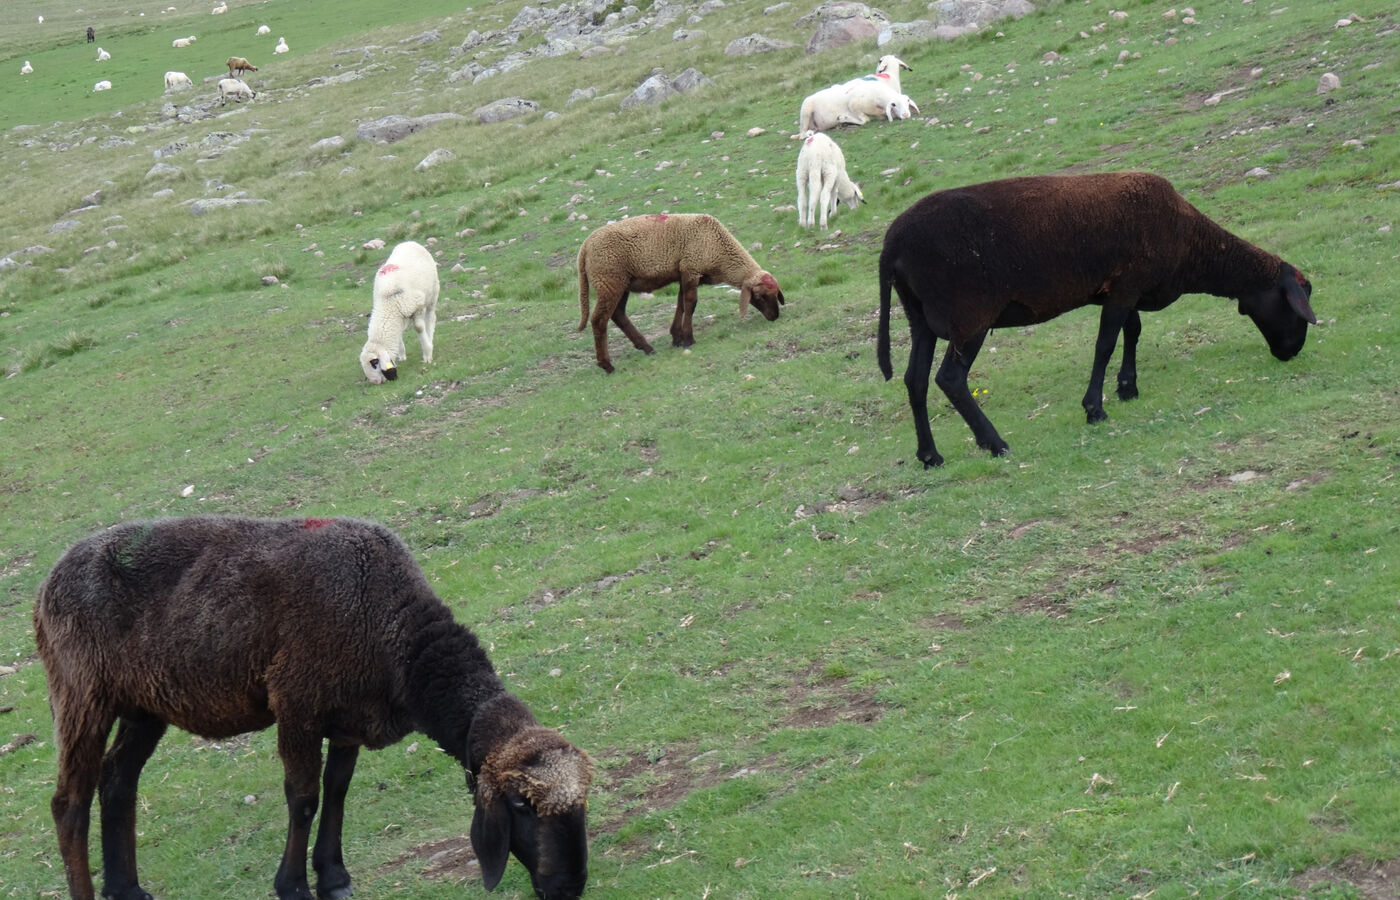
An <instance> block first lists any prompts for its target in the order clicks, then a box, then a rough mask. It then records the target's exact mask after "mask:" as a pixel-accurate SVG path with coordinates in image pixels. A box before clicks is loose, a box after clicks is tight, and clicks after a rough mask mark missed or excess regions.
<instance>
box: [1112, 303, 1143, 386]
mask: <svg viewBox="0 0 1400 900" xmlns="http://www.w3.org/2000/svg"><path fill="white" fill-rule="evenodd" d="M1141 334H1142V316H1140V315H1138V311H1137V310H1132V311H1131V312H1129V313H1128V318H1127V319H1126V320H1124V322H1123V366H1122V368H1120V369H1119V370H1118V399H1119V400H1132V399H1133V398H1134V397H1136V396H1137V395H1138V387H1137V345H1138V336H1139V335H1141Z"/></svg>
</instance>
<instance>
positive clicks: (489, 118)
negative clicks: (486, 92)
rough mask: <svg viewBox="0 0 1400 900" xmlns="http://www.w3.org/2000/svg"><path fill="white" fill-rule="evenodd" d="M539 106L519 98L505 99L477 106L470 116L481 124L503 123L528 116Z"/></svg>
mask: <svg viewBox="0 0 1400 900" xmlns="http://www.w3.org/2000/svg"><path fill="white" fill-rule="evenodd" d="M539 108H540V105H539V104H538V103H536V102H535V101H533V100H524V99H521V98H520V97H505V98H503V99H501V100H496V101H494V102H492V103H488V104H486V105H485V106H478V107H477V108H476V109H474V110H472V115H474V116H476V118H477V120H478V121H480V122H481V123H482V124H490V123H492V122H504V121H506V120H507V119H514V118H518V117H520V116H524V115H528V114H529V113H532V112H534V111H535V110H537V109H539Z"/></svg>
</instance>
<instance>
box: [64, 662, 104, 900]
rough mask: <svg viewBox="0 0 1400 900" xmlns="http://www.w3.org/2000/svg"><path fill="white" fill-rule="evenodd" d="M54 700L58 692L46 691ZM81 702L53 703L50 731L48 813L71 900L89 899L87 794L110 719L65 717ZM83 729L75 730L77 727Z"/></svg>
mask: <svg viewBox="0 0 1400 900" xmlns="http://www.w3.org/2000/svg"><path fill="white" fill-rule="evenodd" d="M50 690H51V696H53V697H55V698H56V697H58V696H59V695H60V691H59V689H58V688H51V689H50ZM86 701H87V698H85V697H84V698H70V699H69V700H68V702H59V701H56V702H55V703H54V733H55V735H56V737H57V744H58V784H57V785H56V786H55V788H54V795H53V800H52V801H50V803H49V809H50V811H51V812H52V813H53V821H54V827H55V829H56V830H57V832H58V852H59V855H61V856H62V857H63V871H64V874H65V875H66V876H67V880H68V895H69V897H70V898H71V900H93V888H92V872H91V870H90V868H89V858H88V825H89V822H90V820H91V817H92V795H93V792H94V791H96V790H97V782H98V773H99V771H100V769H101V767H102V748H103V745H104V744H105V743H106V742H107V732H108V731H110V730H111V728H112V719H113V718H115V716H111V715H104V714H103V711H102V710H87V713H88V715H87V716H84V719H85V720H86V721H85V722H80V721H77V717H76V716H70V715H66V714H65V710H66V709H67V708H68V707H69V706H70V705H72V704H82V703H85V702H86ZM83 724H87V726H88V727H86V728H84V729H83V730H82V731H79V730H78V727H79V726H80V725H83Z"/></svg>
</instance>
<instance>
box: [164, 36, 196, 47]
mask: <svg viewBox="0 0 1400 900" xmlns="http://www.w3.org/2000/svg"><path fill="white" fill-rule="evenodd" d="M196 40H198V38H196V37H195V36H194V35H190V36H189V37H182V38H176V39H175V40H173V41H171V42H170V46H172V47H188V46H189V45H190V44H193V43H194V42H195V41H196Z"/></svg>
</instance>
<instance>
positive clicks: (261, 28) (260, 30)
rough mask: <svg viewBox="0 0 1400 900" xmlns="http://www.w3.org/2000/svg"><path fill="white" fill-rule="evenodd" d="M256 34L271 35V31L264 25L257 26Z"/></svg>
mask: <svg viewBox="0 0 1400 900" xmlns="http://www.w3.org/2000/svg"><path fill="white" fill-rule="evenodd" d="M258 34H272V29H271V28H268V27H267V26H266V25H259V26H258Z"/></svg>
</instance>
